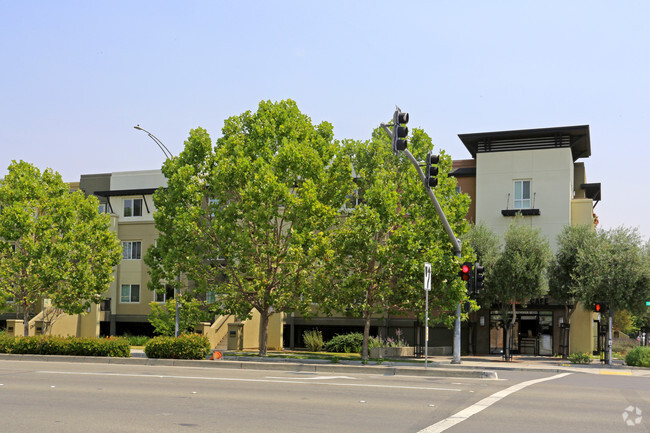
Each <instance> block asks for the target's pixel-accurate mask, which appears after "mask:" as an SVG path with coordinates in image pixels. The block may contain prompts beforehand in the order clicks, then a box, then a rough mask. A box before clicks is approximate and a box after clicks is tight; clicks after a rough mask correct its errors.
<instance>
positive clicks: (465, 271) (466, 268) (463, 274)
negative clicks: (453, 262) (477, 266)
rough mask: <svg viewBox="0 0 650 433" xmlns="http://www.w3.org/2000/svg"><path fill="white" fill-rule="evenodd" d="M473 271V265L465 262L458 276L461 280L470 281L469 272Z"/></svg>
mask: <svg viewBox="0 0 650 433" xmlns="http://www.w3.org/2000/svg"><path fill="white" fill-rule="evenodd" d="M471 271H472V266H471V265H470V264H468V263H465V264H464V265H463V266H462V267H461V268H460V272H459V273H458V276H459V277H460V279H461V280H463V281H469V277H470V275H469V273H470V272H471Z"/></svg>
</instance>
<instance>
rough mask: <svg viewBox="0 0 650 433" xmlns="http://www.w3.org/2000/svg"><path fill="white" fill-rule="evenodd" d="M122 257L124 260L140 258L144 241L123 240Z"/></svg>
mask: <svg viewBox="0 0 650 433" xmlns="http://www.w3.org/2000/svg"><path fill="white" fill-rule="evenodd" d="M122 258H123V259H124V260H139V259H141V258H142V242H140V241H126V242H122Z"/></svg>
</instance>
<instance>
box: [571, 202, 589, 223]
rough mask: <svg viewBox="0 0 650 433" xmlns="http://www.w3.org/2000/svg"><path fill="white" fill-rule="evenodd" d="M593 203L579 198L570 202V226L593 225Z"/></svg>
mask: <svg viewBox="0 0 650 433" xmlns="http://www.w3.org/2000/svg"><path fill="white" fill-rule="evenodd" d="M593 213H594V201H593V200H592V199H590V198H581V199H573V200H571V225H572V226H579V225H591V226H593V224H594V217H593Z"/></svg>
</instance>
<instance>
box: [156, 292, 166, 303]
mask: <svg viewBox="0 0 650 433" xmlns="http://www.w3.org/2000/svg"><path fill="white" fill-rule="evenodd" d="M161 292H162V301H161V300H160V299H158V294H159V293H160V292H159V291H158V290H154V291H153V300H154V302H156V303H158V304H164V303H165V302H167V291H166V290H165V291H161Z"/></svg>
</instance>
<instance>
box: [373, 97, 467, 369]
mask: <svg viewBox="0 0 650 433" xmlns="http://www.w3.org/2000/svg"><path fill="white" fill-rule="evenodd" d="M395 108H396V109H395V112H394V113H393V124H392V125H386V124H384V123H382V124H381V127H382V128H384V131H386V133H387V134H388V136H389V137H390V138H391V144H392V149H393V152H394V153H395V154H396V155H397V153H398V152H400V151H401V152H404V154H405V155H406V157H407V158H408V159H409V161H411V164H413V166H414V167H415V170H416V171H417V173H418V175H419V176H420V179H421V180H422V184H423V185H424V189H425V190H426V192H427V195H428V196H429V198H430V199H431V201H432V202H433V207H434V208H435V209H436V213H437V214H438V217H439V218H440V221H441V222H442V225H443V227H444V229H445V232H447V236H448V237H449V241H450V242H451V245H452V248H453V250H454V253H455V254H456V257H458V259H459V260H460V256H461V247H460V240H459V239H458V238H456V236H455V235H454V231H453V230H452V228H451V226H450V225H449V222H448V221H447V217H446V216H445V213H444V211H443V210H442V207H441V206H440V203H438V199H437V198H436V195H435V193H434V192H433V190H432V189H431V186H435V185H436V184H437V179H436V178H435V175H436V174H437V168H436V169H435V170H432V168H431V166H432V165H434V164H437V163H438V157H437V156H433V155H431V154H430V152H429V155H427V175H426V176H425V174H424V173H423V172H422V169H421V168H420V163H419V162H418V161H417V160H416V159H415V157H414V156H413V154H411V152H409V150H408V148H407V141H406V137H407V135H408V128H407V127H406V126H401V125H403V124H406V123H408V121H409V115H408V113H403V112H402V110H400V108H399V107H395ZM389 126H392V130H391V129H390V128H389ZM434 172H435V174H434ZM433 179H435V181H434V180H433ZM427 310H428V306H427ZM460 315H461V305H460V303H458V305H457V307H456V320H455V321H454V347H453V359H452V361H451V363H452V364H460V363H461V360H460ZM427 326H428V323H427ZM427 332H428V328H427ZM427 344H428V343H427ZM425 350H426V351H427V352H428V350H429V348H428V347H425Z"/></svg>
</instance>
